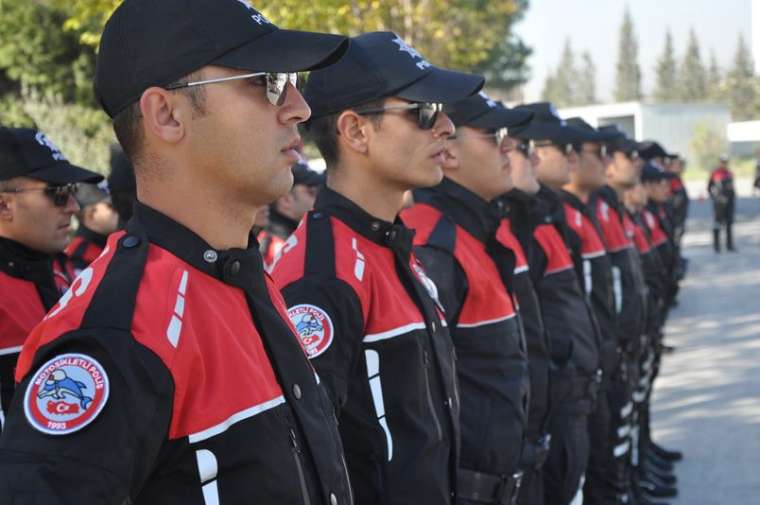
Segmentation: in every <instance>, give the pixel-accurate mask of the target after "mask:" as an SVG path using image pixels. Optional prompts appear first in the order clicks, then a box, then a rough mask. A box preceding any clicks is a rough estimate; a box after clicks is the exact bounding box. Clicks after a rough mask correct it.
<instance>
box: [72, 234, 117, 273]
mask: <svg viewBox="0 0 760 505" xmlns="http://www.w3.org/2000/svg"><path fill="white" fill-rule="evenodd" d="M107 240H108V236H107V235H102V234H100V233H97V232H94V231H92V230H90V229H89V228H87V227H85V225H83V224H81V223H80V224H79V229H78V230H77V232H76V234H75V235H74V238H72V239H71V242H69V245H68V246H67V247H66V249H65V250H64V251H63V252H64V254H66V256H67V257H68V262H67V263H68V268H69V269H71V270H72V271H73V272H74V274H75V275H79V272H81V271H82V270H84V269H85V268H87V267H88V266H89V264H90V263H92V262H93V261H95V258H97V257H98V256H100V253H102V252H103V248H105V246H106V241H107Z"/></svg>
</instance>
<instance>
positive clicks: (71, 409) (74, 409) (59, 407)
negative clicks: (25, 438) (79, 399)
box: [47, 402, 79, 414]
mask: <svg viewBox="0 0 760 505" xmlns="http://www.w3.org/2000/svg"><path fill="white" fill-rule="evenodd" d="M47 411H48V412H49V413H51V414H76V413H78V412H79V405H77V404H76V403H66V402H49V403H48V404H47Z"/></svg>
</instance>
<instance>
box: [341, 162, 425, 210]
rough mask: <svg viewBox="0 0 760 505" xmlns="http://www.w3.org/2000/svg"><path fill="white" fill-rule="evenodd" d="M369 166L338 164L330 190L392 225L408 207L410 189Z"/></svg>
mask: <svg viewBox="0 0 760 505" xmlns="http://www.w3.org/2000/svg"><path fill="white" fill-rule="evenodd" d="M366 168H367V167H358V166H347V165H346V164H342V163H338V164H337V165H336V166H334V167H330V168H329V169H328V171H327V187H329V188H330V189H332V190H333V191H335V192H337V193H340V194H341V195H343V196H345V197H346V198H348V199H349V200H351V201H352V202H354V203H355V204H357V205H358V206H359V207H361V208H362V209H364V210H365V211H366V212H367V213H368V214H370V215H372V216H374V217H376V218H378V219H382V220H383V221H388V222H392V221H393V220H395V219H396V216H397V215H398V213H399V212H400V211H401V209H402V208H403V205H404V193H405V192H406V190H407V189H412V188H404V187H402V186H400V185H399V184H398V183H397V182H394V181H391V180H389V179H388V178H385V177H382V176H381V175H378V174H376V173H374V171H372V170H368V169H366Z"/></svg>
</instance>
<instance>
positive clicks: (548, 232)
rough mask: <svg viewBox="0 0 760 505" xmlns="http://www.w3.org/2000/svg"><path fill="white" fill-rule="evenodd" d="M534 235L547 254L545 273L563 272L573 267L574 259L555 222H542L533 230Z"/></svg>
mask: <svg viewBox="0 0 760 505" xmlns="http://www.w3.org/2000/svg"><path fill="white" fill-rule="evenodd" d="M533 237H535V239H536V240H537V241H538V243H539V245H540V246H541V249H543V251H544V254H545V255H546V261H547V262H548V263H547V265H546V273H545V275H550V274H554V273H557V272H562V271H564V270H569V269H571V268H573V260H572V259H571V258H570V253H569V252H568V251H567V246H566V245H565V242H564V240H562V237H561V236H560V234H559V232H558V231H557V228H555V227H554V225H553V224H540V225H538V226H537V227H536V229H535V231H534V232H533Z"/></svg>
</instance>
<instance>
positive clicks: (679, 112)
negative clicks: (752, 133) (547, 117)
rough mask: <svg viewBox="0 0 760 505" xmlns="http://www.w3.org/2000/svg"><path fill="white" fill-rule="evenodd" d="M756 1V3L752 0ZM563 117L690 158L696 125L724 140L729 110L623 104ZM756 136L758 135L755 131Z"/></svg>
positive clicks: (565, 111) (572, 111)
mask: <svg viewBox="0 0 760 505" xmlns="http://www.w3.org/2000/svg"><path fill="white" fill-rule="evenodd" d="M755 1H756V2H760V0H755ZM559 114H560V116H561V117H563V118H569V117H574V116H579V117H582V118H583V119H584V120H585V121H586V122H587V123H589V124H590V125H591V126H594V127H598V126H604V125H609V124H615V125H617V127H618V128H619V129H621V130H622V131H624V132H625V133H626V134H628V135H629V136H630V137H633V138H635V139H636V140H639V141H641V140H647V139H654V140H657V141H658V142H660V143H661V144H662V145H663V146H664V147H665V149H667V150H668V151H669V152H677V153H679V154H680V155H682V156H685V157H687V158H688V157H690V153H689V151H690V147H689V145H690V143H691V139H692V137H693V135H694V130H695V128H696V127H697V126H698V125H706V126H709V128H710V129H712V130H713V131H715V132H716V134H718V135H722V136H723V138H724V139H727V138H728V137H727V132H726V130H727V127H728V124H729V123H730V121H731V111H730V108H729V106H728V105H727V104H711V103H646V102H623V103H613V104H604V105H589V106H586V107H568V108H564V109H560V110H559ZM759 133H760V132H759Z"/></svg>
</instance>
